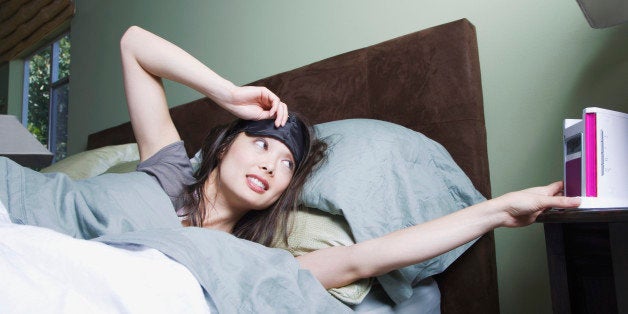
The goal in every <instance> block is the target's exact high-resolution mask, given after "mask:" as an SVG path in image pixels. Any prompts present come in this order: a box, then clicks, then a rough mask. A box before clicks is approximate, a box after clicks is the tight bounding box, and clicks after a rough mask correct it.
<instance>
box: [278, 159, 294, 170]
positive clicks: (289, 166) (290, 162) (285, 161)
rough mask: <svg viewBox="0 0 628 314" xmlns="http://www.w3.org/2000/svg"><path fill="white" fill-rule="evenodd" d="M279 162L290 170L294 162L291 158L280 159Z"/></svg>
mask: <svg viewBox="0 0 628 314" xmlns="http://www.w3.org/2000/svg"><path fill="white" fill-rule="evenodd" d="M281 163H282V164H283V165H284V166H286V167H287V168H288V169H290V170H292V169H294V163H293V162H292V161H291V160H282V161H281Z"/></svg>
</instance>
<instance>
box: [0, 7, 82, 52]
mask: <svg viewBox="0 0 628 314" xmlns="http://www.w3.org/2000/svg"><path fill="white" fill-rule="evenodd" d="M73 15H74V2H73V1H72V0H0V64H2V63H4V62H7V61H9V60H11V59H13V58H15V57H16V56H18V55H19V54H20V53H22V52H24V51H25V50H28V49H30V48H34V47H35V46H36V45H38V44H41V41H42V40H44V39H46V37H47V36H50V35H51V34H52V33H53V32H55V31H57V30H59V28H60V27H61V26H63V25H65V24H66V23H67V22H69V21H70V19H71V18H72V16H73Z"/></svg>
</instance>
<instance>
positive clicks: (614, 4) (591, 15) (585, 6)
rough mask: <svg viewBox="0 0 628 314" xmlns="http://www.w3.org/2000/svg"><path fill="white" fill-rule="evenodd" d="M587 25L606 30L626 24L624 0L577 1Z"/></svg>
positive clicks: (627, 12) (627, 11) (627, 4)
mask: <svg viewBox="0 0 628 314" xmlns="http://www.w3.org/2000/svg"><path fill="white" fill-rule="evenodd" d="M577 1H578V5H580V9H581V10H582V13H584V17H586V19H587V21H588V22H589V25H591V27H593V28H606V27H611V26H615V25H619V24H621V23H624V22H628V1H626V0H577Z"/></svg>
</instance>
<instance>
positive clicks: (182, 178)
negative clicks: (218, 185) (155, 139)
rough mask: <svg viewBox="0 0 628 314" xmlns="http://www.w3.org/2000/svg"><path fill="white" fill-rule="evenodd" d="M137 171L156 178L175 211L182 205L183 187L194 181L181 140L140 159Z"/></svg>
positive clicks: (192, 171) (190, 165)
mask: <svg viewBox="0 0 628 314" xmlns="http://www.w3.org/2000/svg"><path fill="white" fill-rule="evenodd" d="M137 171H141V172H145V173H147V174H149V175H151V176H152V177H153V178H155V180H157V183H159V185H161V187H162V188H163V189H164V191H165V192H166V194H168V197H170V201H172V204H173V205H174V208H175V210H177V212H179V209H180V208H181V207H182V206H183V197H182V193H183V192H184V189H185V187H186V186H188V185H190V184H193V183H194V182H195V181H196V180H195V179H194V175H193V174H194V170H193V169H192V164H191V163H190V159H189V158H188V155H187V153H186V151H185V146H183V141H178V142H174V143H172V144H169V145H167V146H165V147H163V148H162V149H161V150H159V151H158V152H157V153H155V155H153V156H151V157H150V158H148V159H146V160H144V161H142V162H141V163H140V164H139V165H138V166H137Z"/></svg>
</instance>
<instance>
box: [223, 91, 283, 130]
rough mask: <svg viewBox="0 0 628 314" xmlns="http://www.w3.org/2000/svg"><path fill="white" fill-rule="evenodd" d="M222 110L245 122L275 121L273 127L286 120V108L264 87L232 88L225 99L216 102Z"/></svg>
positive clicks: (281, 124) (280, 124)
mask: <svg viewBox="0 0 628 314" xmlns="http://www.w3.org/2000/svg"><path fill="white" fill-rule="evenodd" d="M218 101H219V102H220V104H221V105H222V107H223V108H225V109H226V110H227V111H229V112H231V113H232V114H234V115H235V116H237V117H239V118H242V119H245V120H264V119H272V118H274V119H275V126H277V127H279V126H284V125H285V124H286V121H287V120H288V106H287V105H286V104H285V103H283V102H281V100H280V99H279V97H278V96H277V95H275V94H274V93H273V92H271V91H270V90H268V88H266V87H259V86H233V87H232V88H230V92H229V93H228V94H227V95H226V99H220V100H218Z"/></svg>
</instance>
